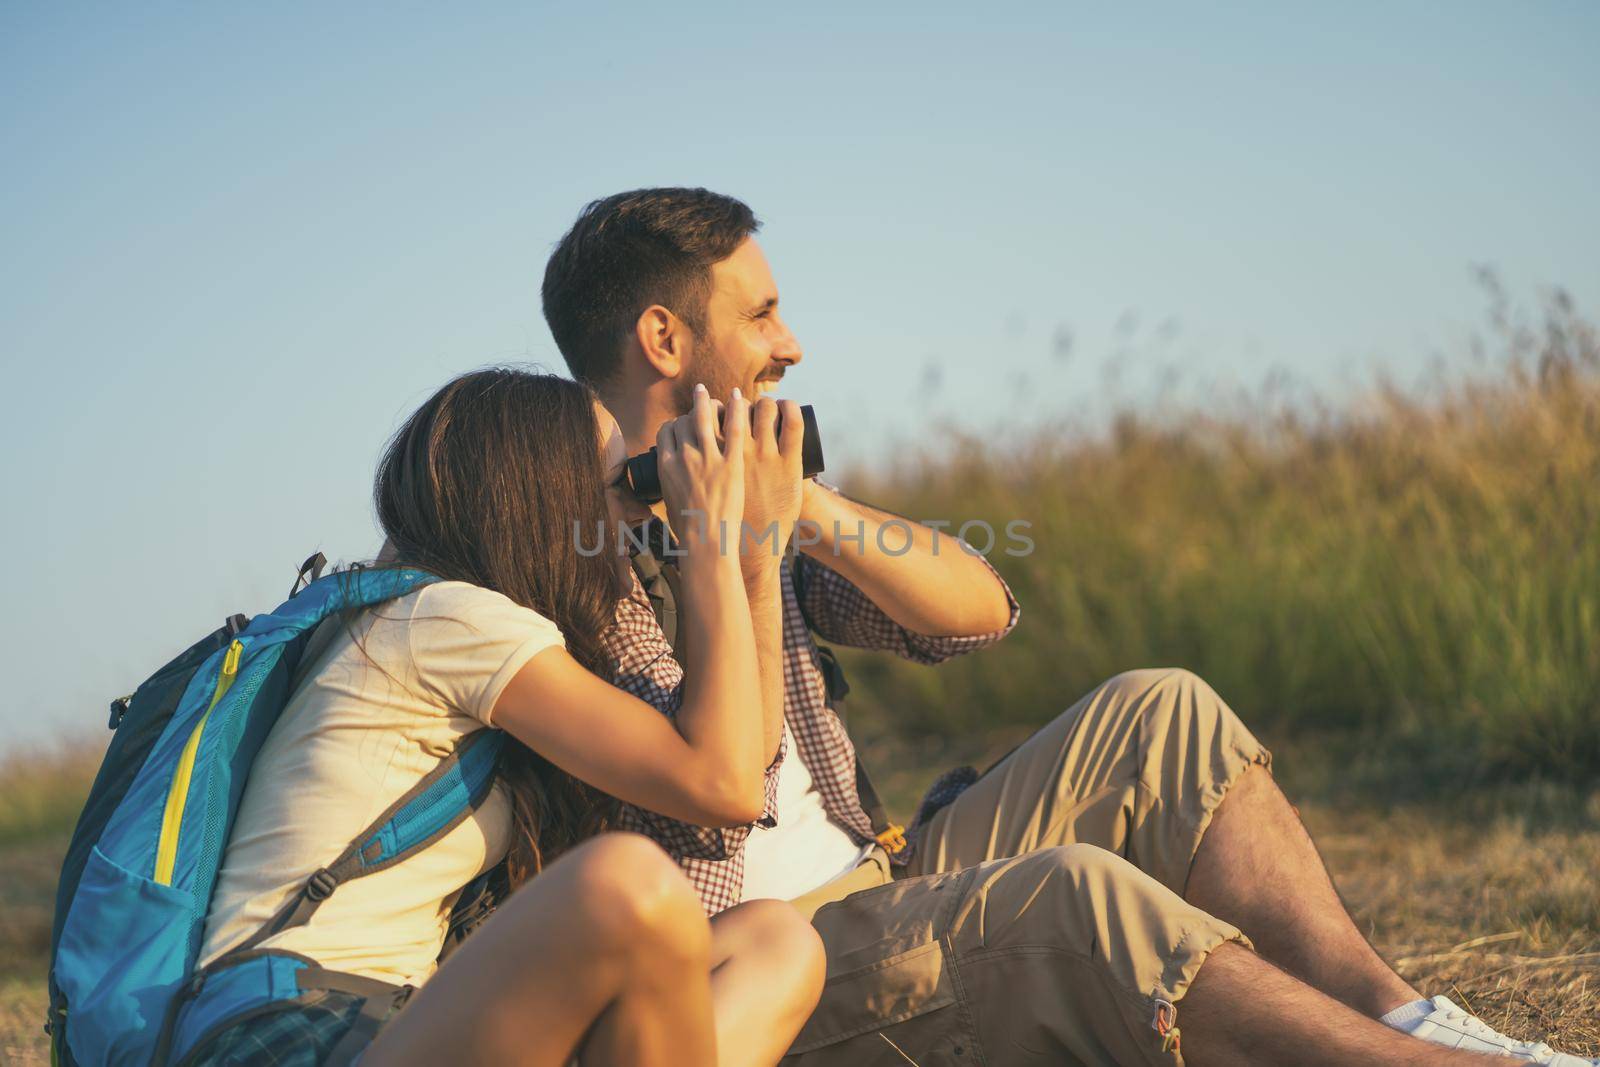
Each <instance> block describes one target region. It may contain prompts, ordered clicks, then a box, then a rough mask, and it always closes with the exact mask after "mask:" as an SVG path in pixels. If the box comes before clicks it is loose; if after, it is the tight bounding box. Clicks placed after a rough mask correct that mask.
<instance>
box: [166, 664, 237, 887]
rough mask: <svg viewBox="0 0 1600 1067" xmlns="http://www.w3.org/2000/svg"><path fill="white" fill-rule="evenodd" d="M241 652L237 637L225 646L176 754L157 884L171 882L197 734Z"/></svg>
mask: <svg viewBox="0 0 1600 1067" xmlns="http://www.w3.org/2000/svg"><path fill="white" fill-rule="evenodd" d="M243 654H244V645H242V644H240V643H239V642H238V641H235V642H234V643H233V644H231V645H229V646H228V652H227V654H226V655H225V656H223V657H222V673H220V674H219V675H217V691H216V692H215V693H213V694H211V704H210V705H209V706H208V707H207V708H206V711H205V714H204V715H202V716H200V721H199V722H197V723H195V724H194V731H193V732H192V733H190V734H189V740H188V741H186V742H185V743H184V746H183V753H182V755H180V756H179V757H178V769H177V770H176V771H174V772H173V775H172V788H171V789H169V790H168V791H167V806H166V808H165V810H163V811H162V813H161V839H160V841H159V842H158V843H157V844H156V874H155V880H156V881H157V882H158V883H160V884H161V885H171V884H172V868H173V867H174V866H176V864H177V862H178V830H179V829H180V828H181V827H182V826H183V806H184V804H186V803H187V802H188V800H189V778H190V776H191V775H193V774H194V759H195V755H196V753H198V752H199V751H200V735H201V734H202V733H204V732H205V728H206V720H207V719H209V718H211V711H212V709H213V708H215V707H216V706H217V704H218V703H219V702H220V701H221V700H222V698H223V696H225V695H226V694H227V692H228V689H229V688H230V687H231V686H232V685H233V680H234V678H235V677H237V676H238V674H239V657H240V656H241V655H243Z"/></svg>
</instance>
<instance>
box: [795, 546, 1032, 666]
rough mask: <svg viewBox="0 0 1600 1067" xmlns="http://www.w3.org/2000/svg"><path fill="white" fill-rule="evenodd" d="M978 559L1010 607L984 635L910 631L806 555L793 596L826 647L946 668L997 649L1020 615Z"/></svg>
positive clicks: (799, 561) (800, 557)
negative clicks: (956, 660) (980, 651)
mask: <svg viewBox="0 0 1600 1067" xmlns="http://www.w3.org/2000/svg"><path fill="white" fill-rule="evenodd" d="M957 551H959V549H958V550H957ZM978 559H979V560H981V561H982V562H983V565H984V566H985V567H988V568H989V573H990V574H992V575H994V580H995V581H997V582H999V583H1000V588H1001V590H1002V591H1004V592H1005V595H1006V603H1007V604H1009V605H1010V607H1011V614H1010V616H1009V617H1008V618H1007V619H1006V624H1005V625H1004V626H1002V627H1001V628H1000V629H998V630H994V631H991V632H990V633H986V634H971V635H967V636H961V637H934V636H930V635H928V634H920V633H917V632H916V631H915V630H911V629H907V628H906V627H904V626H901V625H900V624H899V623H897V622H895V621H894V620H893V619H891V618H890V617H889V615H888V613H887V612H885V611H884V610H883V609H882V608H880V607H878V605H876V604H874V603H873V602H872V600H871V599H870V598H869V597H868V596H867V594H865V593H863V592H862V591H861V589H860V587H859V586H857V585H856V584H855V583H854V582H852V581H850V579H848V578H846V577H845V576H844V575H842V574H840V573H839V572H838V571H836V570H834V569H833V568H831V567H829V566H828V565H827V564H825V563H823V562H822V561H821V560H817V559H813V558H812V557H810V556H807V555H797V556H796V557H795V560H794V585H795V595H796V597H797V599H798V600H799V602H800V611H801V612H802V613H803V614H804V615H805V617H806V623H807V625H809V626H810V627H811V628H812V629H813V630H815V631H816V632H817V634H818V635H819V636H820V637H821V638H822V639H823V640H824V641H831V642H832V643H834V644H837V645H846V646H848V647H850V648H865V649H870V650H872V651H875V652H892V653H894V654H895V655H897V656H900V657H902V658H904V659H908V660H910V661H912V662H913V663H923V664H928V665H932V664H935V663H943V662H944V661H945V660H947V659H950V658H951V657H952V656H959V655H960V654H961V653H963V652H973V651H976V650H977V649H980V648H986V647H988V646H989V645H992V644H994V643H995V642H996V641H998V640H1000V639H1001V638H1002V637H1004V636H1005V635H1006V634H1008V633H1010V632H1011V631H1012V629H1013V628H1014V627H1015V626H1016V625H1017V618H1018V616H1020V615H1021V613H1022V608H1021V607H1020V606H1019V605H1018V604H1017V598H1016V597H1015V596H1013V595H1012V593H1011V587H1010V586H1009V585H1007V584H1006V582H1005V579H1004V578H1002V577H1000V572H998V571H996V570H995V569H994V565H993V564H991V563H990V562H989V561H988V560H987V559H984V558H983V556H981V555H980V556H978Z"/></svg>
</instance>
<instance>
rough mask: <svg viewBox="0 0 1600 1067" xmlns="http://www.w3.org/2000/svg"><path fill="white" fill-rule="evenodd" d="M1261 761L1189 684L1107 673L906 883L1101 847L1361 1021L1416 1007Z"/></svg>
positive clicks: (1207, 697)
mask: <svg viewBox="0 0 1600 1067" xmlns="http://www.w3.org/2000/svg"><path fill="white" fill-rule="evenodd" d="M1269 761H1270V756H1269V754H1268V752H1267V750H1266V749H1265V748H1264V747H1262V745H1261V744H1260V742H1258V741H1257V740H1256V739H1255V738H1254V737H1253V736H1252V735H1251V734H1250V731H1249V730H1248V729H1246V728H1245V726H1244V724H1243V723H1241V722H1240V721H1239V719H1238V717H1237V716H1236V715H1235V714H1234V713H1233V712H1232V710H1230V709H1229V708H1228V706H1227V705H1226V704H1224V703H1223V702H1222V699H1221V698H1220V697H1218V696H1217V694H1216V693H1215V692H1214V691H1213V690H1212V689H1211V687H1210V686H1208V685H1206V683H1205V682H1204V681H1202V680H1201V679H1199V678H1197V677H1196V676H1195V675H1193V674H1191V673H1189V672H1188V671H1182V670H1145V671H1131V672H1129V673H1127V674H1121V675H1118V676H1117V677H1115V678H1113V679H1111V680H1110V681H1108V682H1106V683H1105V684H1103V685H1101V686H1100V687H1099V688H1097V689H1095V690H1094V691H1093V692H1092V693H1090V694H1089V695H1088V696H1086V697H1084V698H1083V699H1082V700H1080V701H1079V702H1078V703H1077V704H1075V705H1073V707H1072V708H1070V709H1069V710H1068V711H1066V712H1065V713H1064V714H1062V715H1061V716H1060V717H1059V718H1057V719H1056V720H1055V721H1054V722H1052V723H1050V724H1049V725H1047V726H1046V727H1045V728H1044V729H1042V730H1040V731H1039V732H1038V733H1037V734H1035V735H1034V736H1033V737H1032V738H1030V739H1029V740H1028V741H1026V742H1024V743H1023V744H1022V746H1021V747H1019V748H1018V749H1017V750H1016V751H1015V752H1013V753H1012V754H1011V755H1009V756H1007V757H1006V758H1005V759H1004V760H1002V761H1001V762H1000V763H999V764H997V765H996V766H995V767H994V768H993V769H991V770H990V771H989V772H988V773H986V774H985V775H984V776H983V777H982V778H981V779H979V780H978V782H976V783H975V784H974V785H973V786H972V787H971V788H970V789H968V790H967V791H966V792H965V793H963V794H962V795H961V796H960V797H959V798H957V799H956V800H955V801H954V802H953V803H951V804H950V805H949V806H948V807H946V808H944V809H943V810H941V811H940V812H939V813H938V814H936V815H935V816H934V817H933V818H932V819H931V820H929V822H928V825H927V826H926V827H924V828H923V831H922V833H921V834H919V836H918V840H917V854H916V858H915V859H914V861H913V865H912V873H915V874H926V873H931V872H933V871H940V870H953V869H956V868H959V867H963V866H970V865H972V864H975V863H981V862H983V861H985V860H990V859H996V858H999V857H1003V856H1009V855H1020V854H1022V853H1026V852H1030V851H1033V850H1035V849H1039V848H1047V847H1050V846H1054V845H1063V844H1070V843H1073V842H1085V843H1088V844H1094V845H1099V846H1100V847H1102V848H1106V849H1109V850H1111V851H1113V852H1117V853H1119V854H1120V855H1123V856H1125V857H1126V858H1127V859H1128V860H1130V861H1131V862H1132V863H1133V864H1134V865H1135V866H1137V867H1138V868H1139V869H1141V870H1143V871H1145V872H1146V873H1148V874H1150V875H1151V876H1152V877H1154V878H1156V879H1157V880H1158V881H1160V882H1161V883H1162V884H1164V885H1165V886H1167V887H1168V888H1169V889H1171V890H1172V891H1173V892H1175V893H1179V894H1181V895H1183V896H1184V897H1185V898H1186V899H1187V900H1189V901H1190V902H1191V903H1193V904H1195V905H1196V906H1198V907H1199V908H1201V909H1202V910H1203V911H1205V912H1207V913H1209V914H1211V915H1215V916H1216V917H1218V918H1220V919H1223V920H1225V921H1227V922H1230V923H1233V924H1235V925H1237V926H1238V927H1239V928H1240V929H1241V930H1243V931H1244V933H1245V934H1246V935H1247V936H1248V937H1249V938H1250V939H1251V940H1252V941H1253V942H1254V943H1255V944H1256V945H1257V947H1258V948H1259V949H1260V951H1261V954H1262V955H1263V956H1265V957H1266V958H1267V959H1269V960H1272V961H1273V962H1275V963H1277V964H1279V965H1280V966H1282V967H1284V968H1285V969H1286V970H1288V971H1290V972H1291V973H1293V974H1295V975H1297V976H1299V977H1301V978H1303V979H1304V980H1305V981H1307V982H1308V983H1309V984H1311V985H1312V986H1314V987H1316V988H1317V989H1320V990H1322V991H1323V992H1326V993H1328V994H1329V995H1331V996H1333V997H1335V998H1336V999H1338V1000H1341V1001H1343V1002H1344V1003H1346V1004H1348V1005H1350V1006H1351V1007H1353V1008H1355V1009H1356V1010H1358V1011H1360V1012H1362V1013H1364V1014H1366V1015H1369V1016H1372V1017H1374V1018H1376V1017H1377V1016H1380V1015H1383V1014H1384V1013H1386V1012H1388V1011H1390V1010H1391V1009H1393V1008H1396V1007H1399V1006H1400V1005H1402V1004H1405V1003H1408V1002H1410V1001H1413V1000H1416V999H1418V994H1417V993H1416V991H1415V990H1413V989H1411V987H1410V986H1408V985H1406V983H1405V982H1404V981H1402V980H1401V979H1400V978H1399V976H1397V975H1396V974H1395V973H1394V972H1393V971H1392V970H1390V969H1389V967H1388V966H1387V965H1386V964H1384V962H1383V961H1382V960H1381V959H1380V958H1379V957H1378V955H1377V953H1376V952H1374V951H1373V949H1372V947H1371V946H1370V945H1368V944H1367V942H1366V940H1365V939H1364V938H1363V937H1362V936H1361V933H1360V931H1359V930H1358V929H1357V928H1356V926H1355V923H1354V922H1353V921H1352V920H1351V918H1350V916H1349V914H1348V912H1346V911H1345V908H1344V905H1343V904H1342V903H1341V902H1340V900H1339V897H1338V894H1337V893H1336V892H1335V891H1334V888H1333V884H1332V882H1331V881H1330V880H1329V878H1328V874H1327V870H1326V868H1325V867H1324V866H1323V863H1322V859H1321V857H1320V856H1319V855H1318V854H1317V850H1316V847H1315V846H1314V845H1313V844H1312V842H1311V837H1310V835H1309V834H1308V833H1307V832H1306V830H1305V828H1304V826H1302V825H1301V823H1300V820H1299V818H1298V817H1297V816H1296V815H1295V814H1294V811H1293V809H1292V808H1290V807H1289V804H1288V802H1287V801H1286V800H1285V799H1284V798H1283V794H1282V793H1281V792H1279V791H1278V788H1277V785H1276V784H1275V783H1274V782H1273V781H1272V777H1271V775H1270V773H1269V772H1268V770H1267V766H1268V763H1269Z"/></svg>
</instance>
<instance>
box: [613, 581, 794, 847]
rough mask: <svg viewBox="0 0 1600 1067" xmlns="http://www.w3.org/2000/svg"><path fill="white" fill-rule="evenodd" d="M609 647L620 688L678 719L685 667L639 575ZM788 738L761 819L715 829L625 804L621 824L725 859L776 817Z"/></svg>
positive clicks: (773, 766)
mask: <svg viewBox="0 0 1600 1067" xmlns="http://www.w3.org/2000/svg"><path fill="white" fill-rule="evenodd" d="M605 644H606V648H607V650H608V651H609V652H610V653H611V655H612V657H613V660H614V663H615V666H614V673H613V677H612V681H613V683H614V684H615V685H616V686H617V688H618V689H621V690H623V691H624V692H628V693H632V694H633V695H634V696H636V697H638V698H639V699H640V700H642V701H644V702H645V703H646V704H649V705H650V706H652V707H654V708H655V709H656V710H657V711H659V712H661V714H663V715H665V716H666V717H667V718H669V719H676V718H677V716H678V710H679V709H680V708H681V707H682V705H683V667H682V666H681V665H680V664H679V663H678V661H677V659H676V658H674V656H673V654H672V646H671V645H669V644H668V643H667V637H666V634H664V633H662V632H661V625H660V623H658V622H657V621H656V617H655V612H654V611H652V610H651V608H650V598H649V597H648V596H646V595H645V591H644V587H643V586H642V585H640V584H639V580H638V578H637V577H634V579H633V588H632V589H631V591H630V592H629V594H628V596H627V597H625V598H624V599H623V600H622V601H621V602H620V603H619V604H618V605H617V615H616V621H615V624H614V625H613V627H612V629H611V631H610V632H609V633H608V634H607V635H606V641H605ZM788 747H789V734H788V728H787V727H785V729H784V733H783V737H782V738H781V739H780V740H779V742H778V753H777V755H776V756H774V757H773V760H772V762H771V763H770V764H769V765H768V766H767V770H766V780H765V783H764V784H765V788H766V797H767V802H766V807H765V809H764V810H763V811H762V813H761V818H760V819H759V820H757V822H755V823H750V824H748V825H745V826H731V827H712V826H695V825H694V824H693V823H687V822H683V821H681V820H679V819H673V818H669V817H668V816H666V815H662V814H660V813H658V812H654V811H649V810H647V809H645V808H640V807H636V806H635V805H632V804H623V805H621V813H620V815H619V824H620V825H621V827H622V828H623V829H629V830H637V831H639V832H641V833H644V834H646V835H647V836H649V837H651V838H653V839H654V840H655V841H656V843H657V844H659V845H660V846H661V847H662V848H664V849H665V850H666V851H667V852H668V853H669V854H670V855H672V856H674V857H676V858H684V857H687V858H691V859H702V860H725V859H729V858H730V857H732V856H735V855H737V854H738V853H739V852H740V851H742V850H743V848H744V843H745V841H746V839H747V838H749V836H750V831H751V829H753V828H754V827H755V826H756V825H758V824H759V825H762V826H772V825H775V824H776V822H777V813H778V770H779V768H780V767H782V765H783V759H784V756H785V754H786V753H787V752H788Z"/></svg>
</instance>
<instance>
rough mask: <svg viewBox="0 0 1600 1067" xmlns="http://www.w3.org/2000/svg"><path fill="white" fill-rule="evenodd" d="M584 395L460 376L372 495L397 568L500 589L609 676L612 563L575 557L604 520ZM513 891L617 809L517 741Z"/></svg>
mask: <svg viewBox="0 0 1600 1067" xmlns="http://www.w3.org/2000/svg"><path fill="white" fill-rule="evenodd" d="M604 494H605V489H604V471H603V470H602V465H601V460H600V449H599V435H598V429H597V424H596V421H595V412H594V395H593V393H592V392H590V390H589V389H588V387H586V386H584V385H580V384H578V383H576V382H572V381H568V380H566V379H564V378H557V377H555V376H554V375H549V374H538V373H534V372H532V371H526V370H517V369H512V368H495V369H492V370H481V371H474V372H472V373H470V374H463V375H462V376H461V377H459V378H456V379H455V380H454V381H452V382H450V383H449V384H447V385H445V386H444V388H442V389H440V390H439V391H438V392H437V393H435V394H434V395H433V396H432V397H431V398H430V399H429V400H428V402H427V403H425V404H423V405H422V406H421V407H420V408H418V409H417V411H416V412H415V414H413V415H412V416H411V417H410V418H409V419H407V420H406V423H405V425H404V426H402V427H401V428H400V430H399V432H397V433H396V434H395V435H394V438H393V439H392V440H391V441H390V442H389V446H388V448H387V449H386V450H385V452H384V456H383V460H382V461H381V462H380V463H379V464H378V474H377V478H376V481H375V484H374V486H373V497H374V501H375V503H376V505H377V510H378V522H379V523H380V524H381V525H382V527H383V531H384V533H385V534H387V535H388V538H389V544H390V547H391V549H392V551H393V554H394V555H393V563H394V564H395V565H397V566H407V567H415V568H417V569H419V570H424V571H427V572H428V573H430V574H434V575H437V576H438V577H440V578H442V579H445V580H447V581H462V582H471V583H472V584H473V585H479V586H483V587H484V588H485V589H493V590H494V591H495V592H497V593H502V594H504V595H505V596H506V597H508V598H510V599H511V600H513V601H515V602H516V603H518V604H521V605H522V606H524V607H527V608H532V609H533V610H534V611H537V612H538V613H539V614H541V615H543V616H545V617H546V618H548V619H550V620H552V621H553V622H555V624H556V625H557V626H559V627H560V628H561V633H562V635H563V636H564V637H565V638H566V643H567V650H568V651H569V652H570V653H571V654H572V656H573V658H575V659H576V660H578V662H579V663H582V664H583V665H584V666H585V667H588V668H589V669H590V670H592V671H595V672H596V673H598V674H600V675H601V676H602V677H606V676H607V670H606V668H607V666H608V659H607V657H606V655H605V653H604V652H603V651H602V648H601V644H600V636H601V634H602V633H603V632H604V631H605V630H606V628H607V627H608V626H610V625H611V622H612V619H613V617H614V613H615V610H616V604H617V599H618V589H617V572H616V569H615V563H614V560H613V559H612V558H611V555H610V554H609V553H606V552H600V553H590V554H588V555H580V554H579V553H578V551H577V545H576V543H575V541H574V532H575V531H576V530H583V531H584V532H585V536H587V533H588V531H591V530H592V531H596V532H598V531H599V530H601V529H602V528H603V527H604V524H605V521H606V506H605V495H604ZM508 741H509V743H508V745H507V747H506V749H505V753H506V754H505V755H504V756H502V758H501V765H500V769H501V774H502V780H503V781H504V782H505V784H506V786H507V787H508V792H509V793H510V797H511V802H512V817H513V823H514V830H515V837H514V839H513V842H512V846H511V851H510V854H509V860H510V873H511V881H512V884H513V885H516V884H518V883H520V882H521V881H523V880H524V879H525V878H528V877H531V876H532V875H533V874H536V873H537V872H538V871H539V869H540V868H541V867H542V866H543V865H544V863H545V862H547V861H548V860H550V859H553V858H554V857H555V856H557V855H559V854H560V853H561V852H563V851H564V850H566V849H568V848H570V847H571V846H573V845H575V844H577V843H578V842H579V841H582V840H583V839H584V838H586V837H589V836H592V835H593V834H595V833H598V832H599V831H600V830H602V829H604V828H605V826H606V824H607V822H608V821H609V816H610V811H611V809H612V806H613V805H612V802H611V801H610V800H609V798H606V797H605V796H604V795H603V794H600V793H598V792H596V791H594V790H592V789H590V788H588V787H587V786H585V785H583V784H582V783H580V782H578V781H576V780H575V779H573V778H572V777H571V776H569V775H567V774H566V773H564V772H562V771H560V770H559V769H557V768H556V767H555V766H553V765H552V764H551V763H550V762H549V761H548V760H546V759H544V758H543V757H542V756H540V755H538V754H537V753H535V752H533V751H532V750H531V749H529V748H528V747H527V746H525V745H523V744H521V743H518V742H516V741H515V740H514V739H509V738H508Z"/></svg>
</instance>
